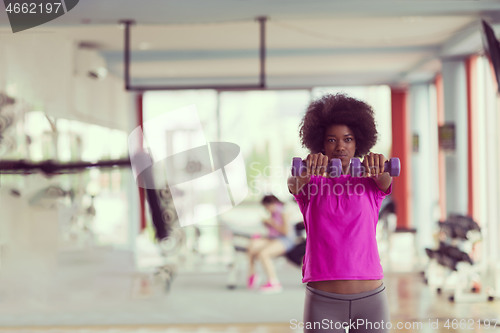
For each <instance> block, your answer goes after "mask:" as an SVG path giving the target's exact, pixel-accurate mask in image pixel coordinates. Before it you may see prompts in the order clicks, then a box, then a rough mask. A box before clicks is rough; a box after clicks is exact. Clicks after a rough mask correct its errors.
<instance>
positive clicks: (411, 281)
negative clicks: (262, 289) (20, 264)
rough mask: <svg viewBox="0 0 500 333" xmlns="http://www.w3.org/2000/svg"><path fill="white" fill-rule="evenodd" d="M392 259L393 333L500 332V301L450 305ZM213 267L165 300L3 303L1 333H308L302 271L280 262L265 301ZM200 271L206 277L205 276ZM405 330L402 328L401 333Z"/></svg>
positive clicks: (181, 282)
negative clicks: (298, 324) (275, 288)
mask: <svg viewBox="0 0 500 333" xmlns="http://www.w3.org/2000/svg"><path fill="white" fill-rule="evenodd" d="M407 241H408V239H401V240H400V242H402V243H406V242H407ZM395 244H396V245H397V242H396V243H395ZM406 248H407V247H406ZM393 250H394V249H393ZM391 253H392V254H391V256H390V258H382V261H383V264H384V263H385V264H384V267H385V279H384V284H385V285H386V287H387V292H388V297H389V304H390V312H391V322H392V325H393V327H395V328H394V329H393V330H392V332H471V331H473V332H500V317H499V314H500V304H499V303H498V300H496V301H493V302H487V301H485V300H483V301H476V302H470V301H469V302H464V301H460V302H450V301H449V300H448V296H449V295H450V293H451V290H448V289H445V290H443V292H442V293H441V294H438V293H437V292H436V290H435V289H434V288H431V287H429V286H427V285H426V284H424V283H423V278H422V275H421V274H420V272H418V269H416V268H415V267H416V265H415V262H411V261H408V260H404V258H405V257H406V258H408V256H407V254H404V253H402V252H401V251H391ZM207 261H209V260H208V258H203V260H202V261H201V260H200V262H198V263H196V262H193V263H192V264H193V265H192V267H197V270H190V269H189V268H187V269H185V270H184V271H182V272H180V273H179V274H178V276H177V277H176V278H175V280H174V282H173V285H172V290H171V291H170V292H169V293H167V294H163V295H160V296H158V295H155V294H154V293H151V294H150V295H149V296H148V295H143V296H144V297H142V298H141V297H130V296H127V297H122V299H118V298H117V295H118V294H113V293H114V292H115V291H114V289H113V286H112V285H110V284H109V283H108V284H107V285H106V288H107V292H106V294H102V295H100V296H99V297H100V298H99V300H98V301H97V302H96V300H95V299H91V298H90V296H88V297H87V298H86V299H84V298H83V297H80V298H75V299H70V300H69V302H68V299H66V302H60V303H57V301H56V300H51V303H50V304H51V305H50V307H44V308H43V309H42V307H41V306H40V304H34V303H33V302H31V303H30V304H28V303H24V304H21V303H17V304H15V302H14V303H12V302H9V303H7V302H1V303H0V304H1V308H0V333H3V332H16V333H20V332H23V333H28V332H29V333H47V332H51V333H63V332H64V333H66V332H79V333H118V332H129V333H153V332H165V333H183V332H196V333H212V332H213V333H215V332H217V333H220V332H226V333H266V332H269V333H271V332H272V333H274V332H275V333H285V332H301V330H300V329H297V328H295V327H293V326H292V325H291V321H292V320H293V319H295V320H296V321H301V320H302V308H303V300H304V286H303V285H302V284H301V283H300V282H298V281H300V280H298V279H300V270H299V269H298V268H297V267H294V266H292V265H290V264H289V263H288V262H286V260H284V258H281V259H278V260H277V263H276V266H277V268H278V270H279V274H280V278H281V279H282V284H283V286H284V290H283V292H282V293H279V294H273V295H262V294H259V293H257V292H252V291H248V290H246V289H245V288H244V286H243V284H244V281H241V283H240V285H239V286H238V287H237V288H236V289H234V290H229V289H227V288H226V286H225V282H226V280H225V279H226V275H225V274H224V273H223V271H222V270H217V269H214V267H215V266H217V265H214V264H211V265H210V266H208V265H207V266H206V267H207V269H204V268H203V263H202V262H205V263H206V262H207ZM389 261H390V265H389ZM208 267H211V268H210V269H208ZM200 270H201V271H203V270H204V272H203V273H201V274H200ZM115 281H116V292H118V290H119V288H121V287H120V280H119V279H118V278H117V277H116V276H115ZM106 297H107V298H106ZM2 303H3V304H2ZM455 319H456V320H455ZM487 320H490V325H489V327H487V326H488V321H487ZM495 324H496V325H495ZM398 325H399V327H400V328H396V327H398ZM436 325H437V326H436ZM460 325H462V327H460ZM495 326H496V327H495Z"/></svg>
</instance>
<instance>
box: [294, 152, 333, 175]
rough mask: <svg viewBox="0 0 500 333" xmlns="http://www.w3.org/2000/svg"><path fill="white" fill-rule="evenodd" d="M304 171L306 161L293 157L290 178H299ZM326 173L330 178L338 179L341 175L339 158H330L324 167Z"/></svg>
mask: <svg viewBox="0 0 500 333" xmlns="http://www.w3.org/2000/svg"><path fill="white" fill-rule="evenodd" d="M305 170H306V161H305V160H302V158H300V157H294V158H293V159H292V176H294V177H296V176H299V175H300V174H301V173H302V172H304V171H305ZM326 172H327V173H328V174H329V175H330V176H331V177H340V175H342V161H341V160H340V158H332V159H331V160H330V161H329V162H328V165H327V167H326Z"/></svg>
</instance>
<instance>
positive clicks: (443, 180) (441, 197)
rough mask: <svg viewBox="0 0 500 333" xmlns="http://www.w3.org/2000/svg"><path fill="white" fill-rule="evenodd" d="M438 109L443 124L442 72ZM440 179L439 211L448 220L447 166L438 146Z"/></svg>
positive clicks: (436, 80) (437, 97) (438, 79)
mask: <svg viewBox="0 0 500 333" xmlns="http://www.w3.org/2000/svg"><path fill="white" fill-rule="evenodd" d="M434 84H435V86H436V110H437V118H438V119H437V124H438V126H441V125H443V124H444V91H443V77H442V76H441V74H438V75H437V76H436V79H435V82H434ZM438 149H439V150H438V179H439V184H438V185H439V211H440V218H439V219H440V220H441V221H444V220H446V217H447V216H446V215H447V214H446V174H445V172H446V166H445V158H444V157H445V156H444V152H443V151H442V149H441V147H439V148H438Z"/></svg>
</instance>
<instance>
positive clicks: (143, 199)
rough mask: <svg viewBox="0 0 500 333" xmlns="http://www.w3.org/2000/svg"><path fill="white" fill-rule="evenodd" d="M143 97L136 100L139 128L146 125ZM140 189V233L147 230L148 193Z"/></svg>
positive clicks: (138, 95) (140, 96)
mask: <svg viewBox="0 0 500 333" xmlns="http://www.w3.org/2000/svg"><path fill="white" fill-rule="evenodd" d="M143 96H144V94H143V93H142V92H141V93H139V94H137V98H136V104H135V106H136V112H137V124H138V126H141V128H142V127H143V124H144V113H143V110H142V107H143ZM142 143H143V142H142V137H141V142H140V143H139V145H140V146H141V147H142ZM138 189H139V204H140V206H141V211H140V214H139V216H140V219H141V221H140V222H141V226H140V229H139V231H143V230H144V229H145V228H146V193H145V192H144V189H143V188H142V187H138Z"/></svg>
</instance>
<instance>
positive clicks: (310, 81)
mask: <svg viewBox="0 0 500 333" xmlns="http://www.w3.org/2000/svg"><path fill="white" fill-rule="evenodd" d="M0 6H3V4H2V5H0ZM262 16H265V17H267V21H266V24H265V26H266V34H265V36H266V38H265V44H266V77H267V79H266V81H267V86H268V87H269V88H293V87H297V88H307V87H310V86H319V85H341V86H345V85H372V84H392V85H398V84H406V83H410V82H428V81H431V80H432V79H433V78H434V75H435V73H436V72H438V71H439V70H440V66H441V62H440V60H441V59H443V58H450V57H451V58H452V57H463V56H464V55H468V54H472V53H477V52H482V40H481V34H480V19H486V20H487V21H489V22H490V23H492V24H493V25H494V26H495V23H497V22H498V23H500V1H481V0H478V1H465V0H459V1H457V0H447V1H437V0H436V1H434V0H419V1H410V0H407V1H403V0H361V1H355V0H354V1H334V0H313V1H304V0H253V1H250V0H177V1H174V0H162V1H159V0H140V1H139V0H80V2H79V4H78V5H77V7H75V8H74V9H73V10H71V11H70V12H68V13H67V14H65V15H63V16H62V17H59V18H58V19H56V20H54V21H51V22H49V23H46V24H44V25H42V26H39V27H36V28H33V29H30V30H26V31H24V32H19V34H38V33H60V34H65V35H66V36H68V38H71V39H72V40H74V41H75V44H76V45H82V47H85V48H92V49H94V50H96V51H97V52H99V54H100V55H102V56H103V57H104V59H105V60H106V64H107V67H108V71H109V72H111V73H113V74H115V75H117V76H118V77H123V69H124V66H123V50H124V26H123V24H119V23H118V22H119V21H120V20H124V19H132V20H134V21H135V22H136V24H135V25H133V26H131V29H130V33H131V51H132V58H131V60H132V65H131V73H130V75H131V78H132V82H133V83H134V84H136V85H145V84H153V85H154V84H156V85H190V84H192V85H203V84H206V85H209V84H229V85H230V84H254V83H257V82H258V79H259V22H258V21H257V20H256V18H257V17H262ZM0 33H1V34H11V33H12V32H11V30H10V27H9V21H8V18H7V15H6V13H5V11H4V10H3V8H2V11H1V13H0Z"/></svg>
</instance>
